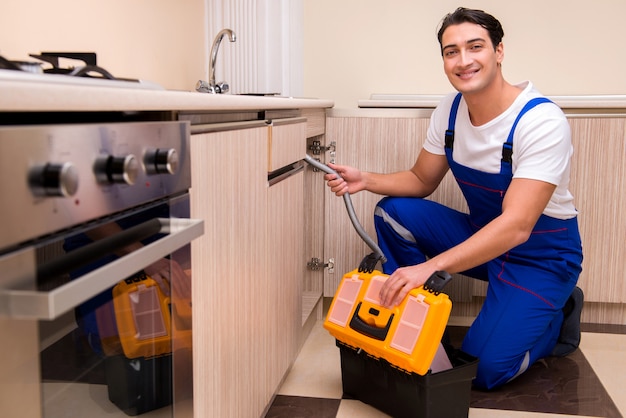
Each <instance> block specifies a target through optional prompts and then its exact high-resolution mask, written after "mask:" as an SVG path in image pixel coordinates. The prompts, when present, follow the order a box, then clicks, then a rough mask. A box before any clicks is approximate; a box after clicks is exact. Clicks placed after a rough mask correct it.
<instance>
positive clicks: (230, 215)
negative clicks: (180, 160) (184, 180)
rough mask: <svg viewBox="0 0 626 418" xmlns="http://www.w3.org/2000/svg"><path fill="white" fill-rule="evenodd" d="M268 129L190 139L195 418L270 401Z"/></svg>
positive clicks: (251, 409) (243, 411)
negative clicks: (197, 225) (196, 221)
mask: <svg viewBox="0 0 626 418" xmlns="http://www.w3.org/2000/svg"><path fill="white" fill-rule="evenodd" d="M267 138H268V128H267V127H261V128H251V129H244V130H233V131H227V132H215V133H207V134H197V135H193V136H192V138H191V158H192V190H191V216H192V217H193V218H201V219H204V225H205V232H204V235H203V236H202V237H200V238H199V239H197V240H195V241H194V242H193V243H192V246H191V247H192V265H193V267H192V268H193V284H192V285H193V297H192V304H193V310H194V312H193V318H194V319H193V349H194V353H193V362H194V376H193V381H194V415H195V416H197V417H256V416H260V415H261V413H262V411H263V410H264V408H265V406H266V405H267V404H268V402H269V401H270V399H271V395H269V396H268V394H267V390H264V389H265V388H266V387H267V379H266V372H265V367H266V366H265V365H266V362H267V354H268V353H267V352H266V350H265V349H264V348H263V346H264V344H263V339H264V338H267V335H268V333H269V330H270V325H269V323H268V321H267V318H266V317H264V315H265V314H266V311H267V309H268V308H267V307H268V305H269V304H271V303H272V301H271V300H269V299H268V297H267V289H266V285H267V284H266V283H265V280H264V277H265V275H266V272H267V263H268V246H267V245H266V243H267V219H268V212H267V161H268V146H267Z"/></svg>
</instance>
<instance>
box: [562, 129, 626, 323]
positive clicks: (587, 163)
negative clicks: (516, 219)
mask: <svg viewBox="0 0 626 418" xmlns="http://www.w3.org/2000/svg"><path fill="white" fill-rule="evenodd" d="M569 122H570V127H571V129H572V142H573V146H574V156H573V157H572V177H571V191H572V194H573V195H574V199H575V200H574V203H575V204H576V208H577V209H578V220H579V223H580V234H581V238H582V241H583V257H584V260H583V271H582V273H581V276H580V281H579V286H580V287H581V289H583V291H584V292H585V301H586V302H610V303H625V302H626V257H624V239H625V238H626V217H624V213H623V212H624V207H626V181H625V179H626V168H625V167H624V159H625V158H626V119H624V118H598V117H596V118H570V120H569ZM622 315H623V314H622ZM611 322H612V321H611ZM621 323H624V319H623V316H622V322H621Z"/></svg>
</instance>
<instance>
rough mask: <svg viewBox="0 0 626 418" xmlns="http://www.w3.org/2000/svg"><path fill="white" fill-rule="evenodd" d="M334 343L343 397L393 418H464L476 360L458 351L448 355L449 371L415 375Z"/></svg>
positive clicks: (467, 407) (362, 351)
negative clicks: (338, 352)
mask: <svg viewBox="0 0 626 418" xmlns="http://www.w3.org/2000/svg"><path fill="white" fill-rule="evenodd" d="M336 344H337V347H339V351H340V355H341V378H342V385H343V394H344V398H348V399H349V398H352V399H357V400H359V401H361V402H364V403H366V404H368V405H371V406H373V407H374V408H376V409H378V410H380V411H382V412H384V413H386V414H388V415H391V416H392V417H394V418H467V416H468V413H469V404H470V395H471V385H472V380H473V379H474V377H475V376H476V370H477V367H478V359H477V358H476V357H473V356H470V355H469V354H466V353H464V352H462V351H460V350H455V351H454V352H448V356H449V358H450V361H451V363H452V365H453V368H452V369H448V370H445V371H441V372H438V373H431V372H430V371H429V372H428V373H427V374H425V375H419V374H417V373H409V372H407V371H405V370H402V369H398V368H397V367H395V366H393V365H392V364H391V363H389V362H388V361H386V360H385V359H383V358H376V357H374V356H371V355H370V354H368V353H367V352H365V351H364V350H362V349H359V348H356V347H351V346H349V345H347V344H345V343H342V342H341V341H339V340H336Z"/></svg>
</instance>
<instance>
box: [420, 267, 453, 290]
mask: <svg viewBox="0 0 626 418" xmlns="http://www.w3.org/2000/svg"><path fill="white" fill-rule="evenodd" d="M450 280H452V276H451V275H450V273H448V272H446V271H443V270H439V271H436V272H434V273H433V274H431V275H430V277H429V278H428V280H426V283H424V290H426V291H428V292H430V293H433V294H434V295H435V296H437V295H438V294H439V293H441V291H442V290H443V288H444V287H445V286H446V285H447V284H448V282H449V281H450Z"/></svg>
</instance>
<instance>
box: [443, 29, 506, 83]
mask: <svg viewBox="0 0 626 418" xmlns="http://www.w3.org/2000/svg"><path fill="white" fill-rule="evenodd" d="M441 44H442V54H443V68H444V71H445V73H446V76H447V77H448V80H450V83H451V84H452V86H453V87H454V88H455V89H457V90H458V91H459V92H461V93H463V94H464V95H471V94H476V93H480V92H482V91H484V90H485V89H486V88H488V87H489V86H491V85H492V83H493V81H494V80H495V79H496V77H498V76H499V74H500V70H499V66H498V64H499V63H501V62H502V59H503V57H504V47H503V45H502V43H500V44H498V45H497V47H496V48H495V50H494V47H493V44H492V42H491V39H490V38H489V32H487V29H485V28H483V27H482V26H480V25H476V24H474V23H468V22H466V23H461V24H459V25H451V26H449V27H448V28H447V29H446V30H445V32H444V33H443V36H442V42H441Z"/></svg>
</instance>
